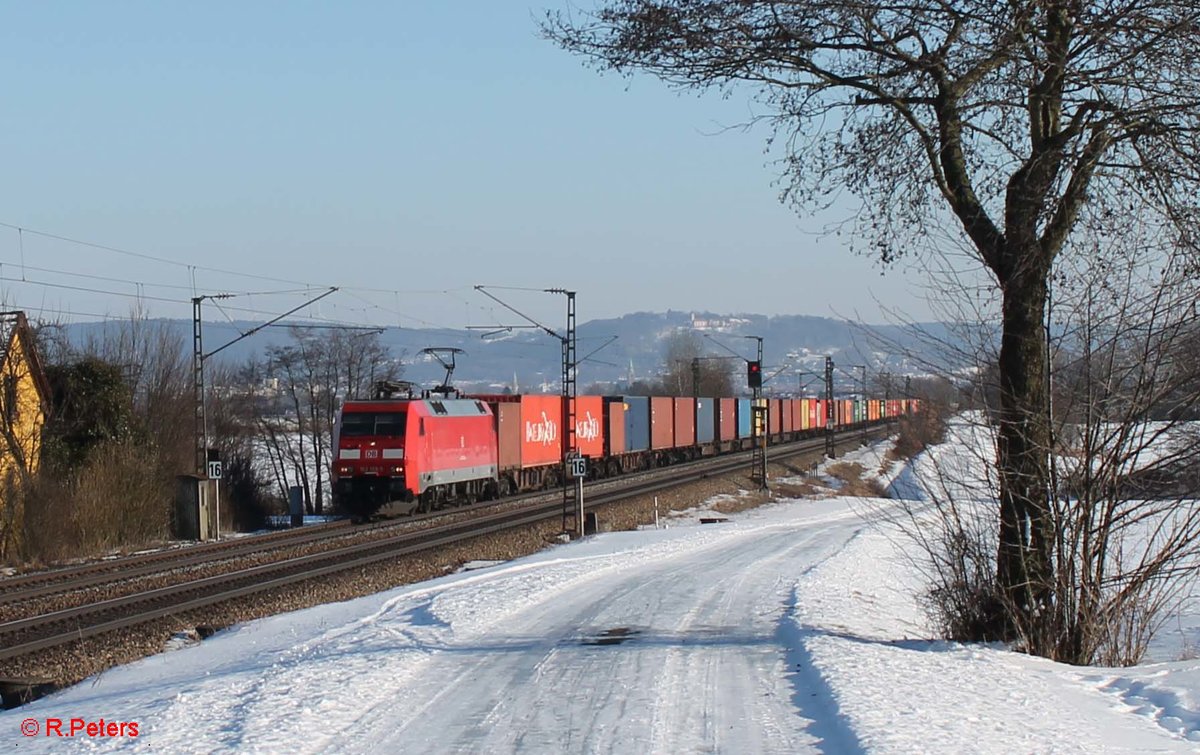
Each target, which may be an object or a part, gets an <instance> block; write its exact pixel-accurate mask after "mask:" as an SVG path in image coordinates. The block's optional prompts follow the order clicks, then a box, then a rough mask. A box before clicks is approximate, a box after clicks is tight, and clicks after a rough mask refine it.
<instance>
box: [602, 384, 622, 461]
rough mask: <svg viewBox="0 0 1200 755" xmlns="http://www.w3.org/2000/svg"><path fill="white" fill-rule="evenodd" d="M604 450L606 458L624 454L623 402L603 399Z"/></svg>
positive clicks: (617, 399) (618, 399)
mask: <svg viewBox="0 0 1200 755" xmlns="http://www.w3.org/2000/svg"><path fill="white" fill-rule="evenodd" d="M604 448H605V453H606V455H608V456H619V455H621V454H623V453H625V402H624V401H622V400H621V399H620V398H606V399H604Z"/></svg>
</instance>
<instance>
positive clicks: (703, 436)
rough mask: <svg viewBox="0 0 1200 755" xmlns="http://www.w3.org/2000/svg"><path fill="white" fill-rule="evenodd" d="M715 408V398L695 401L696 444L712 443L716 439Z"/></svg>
mask: <svg viewBox="0 0 1200 755" xmlns="http://www.w3.org/2000/svg"><path fill="white" fill-rule="evenodd" d="M716 406H717V400H716V399H715V398H698V399H696V442H697V443H699V444H704V443H712V442H713V439H714V438H716V437H717V412H716Z"/></svg>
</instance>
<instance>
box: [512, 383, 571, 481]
mask: <svg viewBox="0 0 1200 755" xmlns="http://www.w3.org/2000/svg"><path fill="white" fill-rule="evenodd" d="M562 417H563V415H562V396H522V397H521V468H522V469H528V468H530V467H540V466H543V465H545V464H557V463H559V462H561V461H562V453H563V447H562Z"/></svg>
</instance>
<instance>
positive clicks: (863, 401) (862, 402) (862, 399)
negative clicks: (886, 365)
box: [854, 364, 867, 446]
mask: <svg viewBox="0 0 1200 755" xmlns="http://www.w3.org/2000/svg"><path fill="white" fill-rule="evenodd" d="M854 366H855V367H857V368H858V369H860V370H862V381H861V383H860V385H861V386H862V392H861V393H859V394H858V398H859V400H858V404H859V406H861V407H862V416H861V417H859V424H860V425H861V427H862V444H863V445H864V446H865V445H867V366H866V365H865V364H856V365H854Z"/></svg>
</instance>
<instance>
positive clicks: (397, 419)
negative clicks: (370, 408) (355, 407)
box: [342, 412, 405, 438]
mask: <svg viewBox="0 0 1200 755" xmlns="http://www.w3.org/2000/svg"><path fill="white" fill-rule="evenodd" d="M404 419H405V415H404V412H355V413H353V414H345V415H342V437H346V438H351V437H362V436H364V435H383V436H386V437H390V438H402V437H404Z"/></svg>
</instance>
